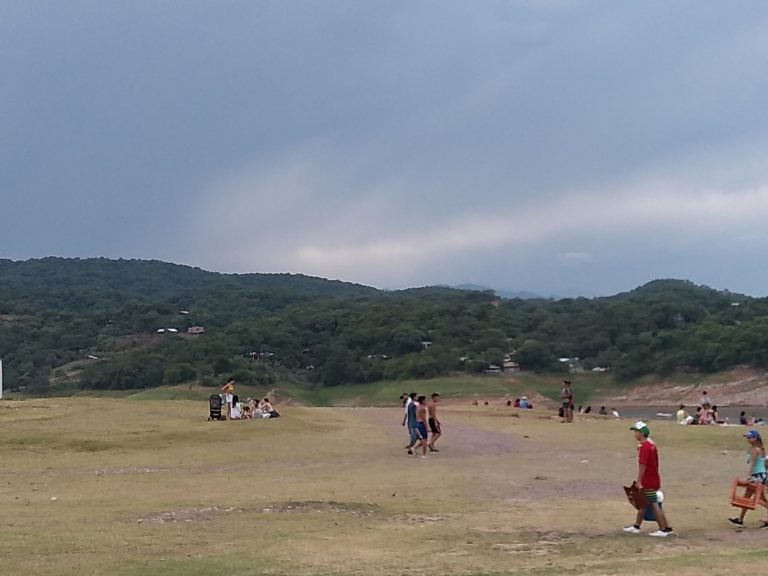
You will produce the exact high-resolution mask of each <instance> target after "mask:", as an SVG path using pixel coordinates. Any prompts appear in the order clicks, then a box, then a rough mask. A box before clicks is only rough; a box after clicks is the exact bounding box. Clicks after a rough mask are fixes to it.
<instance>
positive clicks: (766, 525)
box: [758, 520, 768, 528]
mask: <svg viewBox="0 0 768 576" xmlns="http://www.w3.org/2000/svg"><path fill="white" fill-rule="evenodd" d="M758 528H768V521H766V520H761V521H760V526H758Z"/></svg>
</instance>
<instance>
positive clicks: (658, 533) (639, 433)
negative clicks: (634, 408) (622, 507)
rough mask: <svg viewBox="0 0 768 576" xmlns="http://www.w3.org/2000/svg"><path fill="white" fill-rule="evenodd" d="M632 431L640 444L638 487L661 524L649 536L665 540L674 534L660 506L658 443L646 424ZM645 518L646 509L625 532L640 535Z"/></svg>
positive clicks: (631, 427) (637, 425)
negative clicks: (653, 438) (652, 437)
mask: <svg viewBox="0 0 768 576" xmlns="http://www.w3.org/2000/svg"><path fill="white" fill-rule="evenodd" d="M630 430H632V431H633V432H634V434H635V440H637V441H638V442H640V446H639V447H638V456H637V480H636V483H637V487H638V488H639V489H640V490H642V491H643V493H644V494H645V497H646V499H647V500H648V503H649V504H650V505H651V508H652V509H653V514H654V516H655V517H656V522H657V523H658V524H659V529H658V530H654V531H653V532H651V533H650V534H648V535H649V536H655V537H657V538H665V537H666V536H669V535H670V534H672V528H671V527H670V526H669V523H668V522H667V517H666V515H665V514H664V511H663V510H662V509H661V506H659V497H658V492H659V489H660V488H661V475H660V474H659V451H658V449H657V447H656V443H655V442H654V441H653V440H651V439H650V435H651V430H650V429H649V428H648V425H647V424H646V423H645V422H643V421H638V422H635V423H634V424H633V425H632V426H630ZM644 516H645V509H640V510H638V511H637V517H636V518H635V523H634V524H632V525H630V526H626V527H625V528H624V532H627V533H629V534H640V525H641V524H642V523H643V517H644Z"/></svg>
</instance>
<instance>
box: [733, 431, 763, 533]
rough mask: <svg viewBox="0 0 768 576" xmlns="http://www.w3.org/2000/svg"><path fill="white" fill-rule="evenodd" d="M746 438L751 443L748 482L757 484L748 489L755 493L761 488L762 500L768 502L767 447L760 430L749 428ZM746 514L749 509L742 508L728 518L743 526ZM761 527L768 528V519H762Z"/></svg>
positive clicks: (748, 453) (748, 455) (748, 459)
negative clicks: (735, 515) (732, 516)
mask: <svg viewBox="0 0 768 576" xmlns="http://www.w3.org/2000/svg"><path fill="white" fill-rule="evenodd" d="M744 438H746V439H747V442H748V443H749V451H748V452H747V466H748V468H747V482H750V483H752V484H754V485H755V487H754V489H752V488H749V489H748V490H749V493H750V494H754V493H755V492H754V491H755V490H760V491H761V492H762V494H763V496H762V500H761V502H766V503H768V488H767V487H766V483H767V482H768V477H767V475H766V469H765V447H764V446H763V439H762V438H761V437H760V432H758V431H757V430H749V431H748V432H747V433H746V434H744ZM746 515H747V509H746V508H742V509H741V514H739V517H738V518H728V520H729V521H730V522H732V523H733V524H736V525H737V526H743V525H744V516H746ZM760 528H768V520H761V521H760Z"/></svg>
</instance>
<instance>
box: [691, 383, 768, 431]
mask: <svg viewBox="0 0 768 576" xmlns="http://www.w3.org/2000/svg"><path fill="white" fill-rule="evenodd" d="M676 417H677V423H678V424H682V425H684V426H708V425H712V424H720V425H722V426H728V425H736V424H732V423H731V422H730V421H729V419H728V417H727V416H726V417H723V418H721V417H720V413H719V412H718V409H717V405H716V404H715V403H714V401H713V400H712V398H711V397H710V396H709V394H707V391H706V390H705V391H703V392H702V393H701V397H700V398H699V404H698V406H696V410H695V412H694V413H693V414H689V413H688V410H687V409H686V407H685V404H680V406H679V407H678V409H677V413H676ZM762 424H763V419H762V418H758V417H755V416H747V413H746V411H744V410H742V411H741V413H740V414H739V423H738V425H739V426H761V425H762Z"/></svg>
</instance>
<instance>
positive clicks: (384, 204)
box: [0, 0, 768, 296]
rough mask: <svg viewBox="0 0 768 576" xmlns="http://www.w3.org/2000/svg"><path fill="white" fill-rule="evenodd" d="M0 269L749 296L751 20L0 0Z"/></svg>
mask: <svg viewBox="0 0 768 576" xmlns="http://www.w3.org/2000/svg"><path fill="white" fill-rule="evenodd" d="M0 79H1V80H0V257H1V258H11V259H14V260H20V259H27V258H36V257H42V256H48V255H58V256H72V257H74V256H79V257H86V256H106V257H113V258H117V257H123V258H146V259H160V260H166V261H170V262H177V263H182V264H189V265H193V266H200V267H202V268H205V269H208V270H216V271H221V272H300V273H304V274H310V275H316V276H323V277H328V278H339V279H342V280H347V281H352V282H360V283H363V284H368V285H372V286H376V287H380V288H403V287H410V286H422V285H429V284H461V283H475V284H481V285H485V286H491V287H494V288H497V289H507V290H528V291H533V292H536V293H539V294H543V295H576V294H580V295H589V296H593V295H607V294H614V293H617V292H620V291H625V290H629V289H632V288H634V287H636V286H638V285H640V284H643V283H645V282H647V281H650V280H652V279H655V278H683V279H688V280H691V281H693V282H695V283H697V284H707V285H709V286H712V287H714V288H718V289H729V290H732V291H736V292H743V293H747V294H752V295H757V296H765V295H768V266H766V265H765V261H766V258H765V254H766V253H768V113H766V109H767V108H766V106H767V104H766V95H768V7H766V4H765V2H764V1H757V0H754V1H740V0H736V1H734V2H701V1H699V0H691V1H682V0H681V1H674V0H672V1H671V0H661V1H643V2H616V1H615V0H606V1H598V0H591V1H584V2H581V1H578V0H562V1H560V0H527V1H512V0H506V1H491V0H489V1H481V0H478V1H474V0H473V1H465V0H462V1H450V0H434V1H414V0H405V1H397V0H395V1H387V2H382V1H376V2H373V1H364V0H348V1H340V0H323V1H291V0H275V1H257V0H245V1H230V0H207V1H199V0H185V1H183V2H182V1H180V0H178V1H173V2H172V1H165V2H164V1H161V0H131V1H130V2H124V1H116V0H115V1H110V0H92V1H82V0H70V1H67V2H60V1H57V0H50V1H37V0H18V1H16V0H0Z"/></svg>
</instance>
